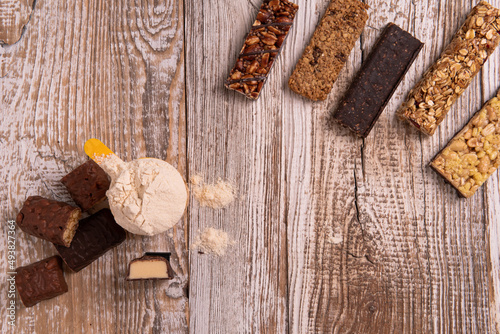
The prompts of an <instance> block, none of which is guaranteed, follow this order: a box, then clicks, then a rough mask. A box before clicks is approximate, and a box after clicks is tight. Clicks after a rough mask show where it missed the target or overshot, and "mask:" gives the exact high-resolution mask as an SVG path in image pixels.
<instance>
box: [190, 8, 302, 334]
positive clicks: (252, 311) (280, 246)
mask: <svg viewBox="0 0 500 334" xmlns="http://www.w3.org/2000/svg"><path fill="white" fill-rule="evenodd" d="M258 7H260V4H259V3H256V4H251V3H248V2H240V1H221V0H216V1H210V2H198V1H188V2H186V17H188V18H196V19H190V20H188V21H187V24H186V56H187V58H186V64H190V65H189V66H188V67H187V73H186V76H187V78H186V82H187V83H188V85H187V96H188V100H187V101H188V103H187V110H188V116H187V123H188V129H189V131H188V161H189V174H190V175H194V174H200V173H201V174H203V176H204V178H205V180H206V181H207V182H209V183H212V182H214V181H216V180H217V178H219V177H220V178H224V179H228V180H230V181H231V182H233V183H234V184H235V186H236V187H237V189H238V199H237V200H236V201H235V202H234V203H232V204H231V205H229V206H228V207H227V208H224V209H221V210H213V209H209V208H201V207H199V205H198V203H196V202H192V205H191V206H190V210H189V224H190V238H189V239H190V240H193V239H194V237H195V236H196V235H197V234H198V233H200V230H203V229H204V228H206V227H214V228H217V229H223V230H225V231H226V232H227V233H228V234H229V236H230V237H231V239H233V240H235V242H236V244H235V245H233V246H231V248H230V249H229V250H228V251H227V255H226V256H224V257H223V258H214V257H210V256H209V255H205V254H199V253H197V252H191V254H190V263H191V268H190V285H189V286H190V295H189V306H190V332H191V333H245V332H255V333H274V332H280V333H283V332H285V331H286V329H287V327H286V326H287V318H288V314H287V309H288V307H287V265H286V247H287V245H286V224H285V221H284V219H283V202H284V201H285V200H286V199H285V198H283V193H284V191H283V189H284V186H285V183H286V180H285V179H284V168H283V145H282V129H283V125H282V110H283V109H282V106H281V103H283V101H284V100H285V98H284V97H283V86H284V85H285V82H286V79H287V75H289V74H290V73H291V66H287V67H284V64H290V62H289V59H287V56H288V55H289V53H290V51H291V49H290V48H289V45H285V47H284V50H283V52H282V54H281V56H280V58H279V60H278V61H277V63H275V65H274V68H273V70H272V73H271V74H270V82H268V84H267V85H266V87H265V89H264V90H263V92H262V93H261V97H260V99H259V100H258V101H257V102H252V101H249V100H246V99H245V98H242V96H241V95H240V94H237V95H236V93H234V92H233V93H229V91H227V90H226V89H225V88H224V85H223V84H224V79H225V78H226V77H227V76H228V73H229V71H230V70H231V66H232V65H233V64H234V62H235V60H236V56H237V53H238V52H239V50H240V49H241V45H242V43H243V41H244V38H245V35H246V34H247V32H248V29H249V27H250V26H251V24H252V22H253V20H254V19H255V16H256V15H257V11H258ZM227 31H230V32H231V33H230V34H228V33H226V32H227ZM295 34H296V32H295V31H294V30H293V28H292V31H291V32H290V33H289V37H288V38H289V39H290V38H292V39H293V37H292V36H294V35H295ZM201 50H203V51H201Z"/></svg>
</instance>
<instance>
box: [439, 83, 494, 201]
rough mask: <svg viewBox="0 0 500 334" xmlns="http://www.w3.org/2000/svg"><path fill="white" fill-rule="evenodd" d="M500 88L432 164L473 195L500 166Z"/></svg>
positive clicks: (454, 183)
mask: <svg viewBox="0 0 500 334" xmlns="http://www.w3.org/2000/svg"><path fill="white" fill-rule="evenodd" d="M499 98H500V91H499V93H498V94H497V96H496V97H494V98H492V99H491V100H490V101H488V102H487V103H486V104H485V106H484V107H483V108H482V109H481V110H479V111H478V112H477V113H476V114H475V115H474V116H473V117H472V118H471V120H470V121H469V123H468V124H467V125H466V126H465V127H464V128H463V129H462V130H461V131H460V132H459V133H458V134H457V135H456V136H455V137H454V138H453V139H452V140H451V141H450V142H449V143H448V146H446V147H445V148H444V149H443V150H442V151H441V152H440V153H439V154H438V155H437V156H436V157H435V158H434V160H433V161H432V162H431V164H430V166H431V167H432V168H433V169H434V170H435V171H437V172H438V173H439V174H440V175H441V176H443V177H444V178H445V179H446V181H448V183H450V184H451V185H452V186H453V187H455V188H456V189H457V190H458V192H459V194H460V195H462V196H463V197H471V196H472V195H474V193H475V192H476V190H477V189H478V188H479V187H480V186H481V185H482V184H483V183H484V182H485V181H486V179H488V177H489V176H490V175H491V174H493V173H494V172H495V171H496V170H497V168H498V166H500V99H499Z"/></svg>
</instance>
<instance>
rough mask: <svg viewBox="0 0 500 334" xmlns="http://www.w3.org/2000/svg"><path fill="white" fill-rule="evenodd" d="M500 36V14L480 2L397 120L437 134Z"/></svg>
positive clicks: (426, 75)
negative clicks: (438, 128) (439, 126)
mask: <svg viewBox="0 0 500 334" xmlns="http://www.w3.org/2000/svg"><path fill="white" fill-rule="evenodd" d="M499 32H500V11H499V10H498V9H497V8H494V7H492V6H491V5H490V4H489V3H487V2H485V1H481V2H480V3H479V4H478V5H477V6H476V7H474V8H473V9H472V11H471V12H470V14H469V15H468V16H467V19H466V20H465V23H464V24H463V26H462V27H461V28H460V30H458V31H457V33H456V34H455V37H454V38H453V40H452V41H451V43H450V44H449V45H448V46H447V47H446V49H445V50H444V52H443V53H442V54H441V57H440V58H439V59H438V60H437V61H436V62H435V63H434V64H433V65H432V66H431V67H430V68H429V69H428V70H427V72H426V73H425V74H424V77H423V78H422V79H421V80H420V82H419V83H418V84H417V85H416V86H415V87H414V88H413V89H412V90H411V91H410V93H409V94H408V97H407V99H406V101H405V102H404V103H403V104H402V105H401V107H400V108H399V110H398V112H397V113H398V116H399V117H400V118H401V119H405V120H407V121H408V122H409V123H410V124H412V125H413V126H415V127H416V128H418V129H419V130H420V131H422V132H423V133H425V134H428V135H432V134H434V132H435V131H436V128H437V127H438V125H439V124H440V123H441V122H442V121H443V119H444V118H445V116H446V114H447V113H448V111H449V110H450V108H451V106H452V105H453V103H454V102H455V101H456V100H457V99H458V97H459V96H460V95H461V94H462V93H463V92H464V90H465V89H466V88H467V87H468V86H469V84H470V83H471V81H472V79H473V78H474V76H475V75H476V74H477V73H478V72H479V70H480V69H481V67H482V66H483V64H484V62H485V61H486V59H488V57H489V56H490V54H491V53H493V51H494V50H495V48H496V47H497V46H498V44H499V43H500V35H499Z"/></svg>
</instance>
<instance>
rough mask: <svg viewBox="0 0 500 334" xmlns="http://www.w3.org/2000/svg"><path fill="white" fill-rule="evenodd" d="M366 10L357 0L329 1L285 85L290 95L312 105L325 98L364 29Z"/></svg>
mask: <svg viewBox="0 0 500 334" xmlns="http://www.w3.org/2000/svg"><path fill="white" fill-rule="evenodd" d="M368 8H369V7H368V5H367V4H365V3H363V2H361V1H359V0H331V2H330V5H329V6H328V9H327V10H326V12H325V15H324V16H323V18H322V19H321V22H320V23H319V24H318V26H317V28H316V30H315V31H314V34H313V36H312V38H311V41H310V42H309V45H308V46H307V47H306V49H305V50H304V53H303V54H302V57H301V58H300V60H299V62H298V63H297V66H296V67H295V70H294V71H293V73H292V76H291V77H290V80H289V81H288V86H290V88H291V89H292V90H293V91H294V92H296V93H297V94H300V95H302V96H304V97H307V98H309V99H311V100H314V101H322V100H325V99H326V98H327V97H328V94H329V93H330V91H331V90H332V87H333V84H334V83H335V80H337V77H338V76H339V73H340V71H341V70H342V68H344V65H345V63H346V61H347V58H348V57H349V54H350V53H351V51H352V49H353V48H354V44H355V43H356V41H357V40H358V39H359V36H360V35H361V32H362V31H363V28H364V27H365V24H366V20H368V14H367V12H366V11H367V9H368Z"/></svg>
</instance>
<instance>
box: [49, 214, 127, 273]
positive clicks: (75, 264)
mask: <svg viewBox="0 0 500 334" xmlns="http://www.w3.org/2000/svg"><path fill="white" fill-rule="evenodd" d="M125 237H126V233H125V230H124V229H123V228H122V227H121V226H120V225H118V224H117V223H116V222H115V219H114V217H113V215H112V214H111V211H110V210H109V209H103V210H100V211H99V212H97V213H95V214H93V215H92V216H89V217H87V218H85V219H82V220H81V221H80V226H79V227H78V230H77V231H76V234H75V237H74V238H73V242H72V243H71V246H70V247H63V246H59V245H54V246H55V247H56V250H57V252H58V253H59V255H61V257H62V259H63V260H64V262H65V263H66V264H67V265H68V267H69V268H70V269H71V270H73V271H75V272H77V271H80V270H82V269H83V268H85V267H86V266H88V265H89V264H91V263H92V262H94V261H95V260H97V259H98V258H99V257H101V256H102V255H104V254H105V253H106V252H107V251H108V250H110V249H111V248H113V247H116V246H118V245H119V244H121V243H122V242H123V241H124V240H125Z"/></svg>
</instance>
